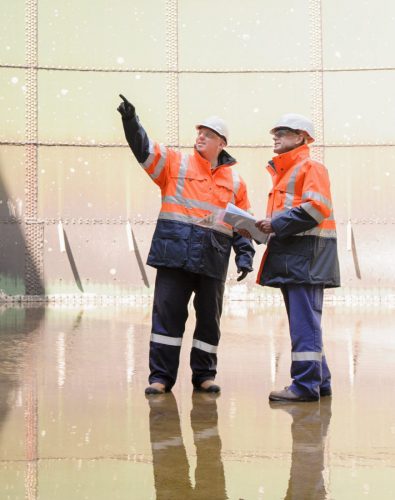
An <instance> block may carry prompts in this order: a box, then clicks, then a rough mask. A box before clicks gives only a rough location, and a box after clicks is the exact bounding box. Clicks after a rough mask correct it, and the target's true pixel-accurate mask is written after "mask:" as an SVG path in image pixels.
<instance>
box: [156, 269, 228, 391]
mask: <svg viewBox="0 0 395 500" xmlns="http://www.w3.org/2000/svg"><path fill="white" fill-rule="evenodd" d="M224 286H225V284H224V282H223V281H222V280H218V279H215V278H210V277H209V276H204V275H202V274H196V273H190V272H188V271H184V270H182V269H170V268H159V269H158V270H157V274H156V282H155V294H154V305H153V310H152V330H151V342H150V354H149V367H150V376H149V383H150V384H152V383H153V382H161V383H162V384H165V386H166V388H167V389H168V390H170V389H171V388H172V387H173V385H174V384H175V382H176V379H177V372H178V365H179V358H180V350H181V343H182V337H183V334H184V330H185V323H186V320H187V318H188V303H189V301H190V299H191V296H192V293H194V294H195V296H194V299H193V305H194V308H195V312H196V326H195V331H194V334H193V341H192V349H191V357H190V364H191V369H192V383H193V385H194V386H195V387H198V386H200V385H201V384H202V382H204V381H205V380H214V378H215V375H216V374H217V347H218V343H219V338H220V318H221V314H222V302H223V295H224Z"/></svg>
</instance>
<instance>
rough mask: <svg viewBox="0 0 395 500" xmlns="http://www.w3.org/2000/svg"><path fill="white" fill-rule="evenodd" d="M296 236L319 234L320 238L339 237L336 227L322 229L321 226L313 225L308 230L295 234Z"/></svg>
mask: <svg viewBox="0 0 395 500" xmlns="http://www.w3.org/2000/svg"><path fill="white" fill-rule="evenodd" d="M294 236H319V237H320V238H335V239H336V238H337V235H336V229H321V228H319V227H313V229H309V230H308V231H304V232H303V233H298V234H295V235H294Z"/></svg>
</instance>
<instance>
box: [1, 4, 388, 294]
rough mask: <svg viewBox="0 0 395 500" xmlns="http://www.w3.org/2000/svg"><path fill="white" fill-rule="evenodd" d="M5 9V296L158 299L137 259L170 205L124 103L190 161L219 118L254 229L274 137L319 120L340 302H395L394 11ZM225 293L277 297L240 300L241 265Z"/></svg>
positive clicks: (329, 7)
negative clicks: (208, 122)
mask: <svg viewBox="0 0 395 500" xmlns="http://www.w3.org/2000/svg"><path fill="white" fill-rule="evenodd" d="M3 3H4V5H3V6H2V11H3V18H4V20H5V21H4V22H3V23H2V25H1V27H0V82H1V85H0V89H1V90H0V113H1V116H2V127H1V129H0V233H1V238H0V290H1V291H2V292H1V293H2V294H3V296H25V295H27V296H29V295H32V296H35V295H43V294H45V295H49V296H51V295H54V296H56V295H57V294H69V295H76V296H81V294H83V295H84V296H85V297H89V296H90V295H95V294H105V295H119V294H126V295H128V294H129V295H136V294H137V295H139V294H146V293H147V294H148V295H149V294H150V293H151V291H152V283H153V281H154V270H152V269H149V268H144V271H142V269H141V268H140V267H141V266H139V259H138V257H141V260H142V261H143V262H145V259H146V256H147V253H148V249H149V243H150V238H151V235H152V232H153V229H154V227H155V220H156V216H157V213H158V211H159V207H160V193H159V191H158V189H157V188H156V186H155V185H154V184H153V183H151V182H150V180H149V179H148V177H146V176H145V174H144V172H143V171H142V170H141V168H140V167H139V166H138V164H137V162H136V161H135V159H134V158H133V156H132V155H131V152H130V150H129V149H128V147H127V146H126V141H125V139H124V137H123V130H122V126H121V121H120V117H119V114H118V113H117V111H116V108H117V105H118V103H119V98H118V94H119V93H122V94H124V95H126V96H127V97H128V98H129V99H130V100H131V101H132V102H133V103H134V104H135V106H136V109H137V112H138V114H139V116H140V119H141V121H142V123H143V124H144V126H145V127H146V129H147V131H148V133H149V135H150V136H151V137H152V138H154V139H156V140H158V141H159V142H162V143H164V144H166V145H168V146H172V147H176V148H182V149H190V148H191V147H193V143H194V137H195V129H194V125H195V123H196V122H197V121H198V120H200V119H202V118H204V117H205V116H207V115H212V114H217V115H220V116H222V117H223V118H225V120H226V121H227V122H228V124H229V127H230V146H229V152H230V153H231V154H232V155H233V156H234V157H236V158H237V160H238V162H239V166H238V167H237V168H238V169H239V171H240V173H241V175H242V177H243V178H244V179H245V180H246V182H247V185H248V187H249V196H250V200H251V203H252V207H253V210H254V212H255V214H256V215H257V216H263V215H264V211H265V204H266V196H267V192H268V189H269V181H270V179H269V176H268V174H267V173H266V171H265V165H266V163H267V161H268V159H270V158H271V155H272V150H271V137H270V134H269V130H270V128H271V126H272V124H273V123H274V121H275V120H276V119H277V117H278V116H279V115H280V114H282V113H284V112H289V111H292V112H298V113H302V114H305V115H308V116H311V117H312V119H313V121H314V124H315V128H316V135H317V141H316V143H315V146H314V148H313V155H314V156H315V158H317V159H319V160H321V161H323V162H324V163H325V165H326V166H327V168H328V170H329V172H330V177H331V183H332V194H333V199H334V206H335V216H336V219H337V223H338V238H339V257H340V265H341V273H342V282H343V288H342V289H340V290H336V291H333V292H331V293H332V294H334V296H335V297H340V296H343V297H344V296H352V295H355V294H356V295H361V294H368V295H371V296H373V297H379V298H383V297H392V291H393V288H394V285H395V272H394V271H395V268H394V263H393V262H394V260H393V258H392V252H391V249H392V248H393V246H394V243H395V241H394V240H395V233H394V223H395V216H394V213H393V211H394V209H395V204H394V202H393V198H392V196H391V195H392V193H393V191H394V187H395V180H394V179H395V161H394V160H395V148H394V146H395V142H394V135H393V123H394V118H395V100H394V97H393V90H392V89H393V88H394V83H395V71H394V70H395V67H394V65H393V57H392V51H391V47H393V45H394V42H395V32H394V30H393V29H392V24H393V20H394V17H395V6H394V4H393V3H391V2H389V1H385V0H377V2H376V3H375V4H374V6H373V5H372V4H371V3H370V2H362V3H361V2H357V0H351V1H349V2H347V3H346V4H345V3H344V2H340V0H333V1H331V2H325V1H316V0H310V1H309V0H298V1H296V0H286V1H283V2H276V1H274V0H268V1H267V2H264V3H263V2H260V1H258V0H248V1H247V2H242V3H240V2H236V1H234V0H227V1H226V2H225V1H224V0H221V1H217V2H210V1H209V0H199V2H197V1H196V0H189V1H188V2H180V1H177V0H157V1H155V2H146V1H144V0H135V1H133V2H127V1H126V0H116V1H114V2H112V3H111V5H110V4H109V3H108V2H105V1H103V0H99V1H98V2H96V3H95V7H94V9H92V4H91V2H81V1H80V0H68V1H67V2H52V1H51V2H49V1H47V0H26V1H25V2H13V1H11V0H7V1H6V2H3ZM340 12H341V15H339V13H340ZM355 12H358V15H357V16H355ZM262 253H263V248H259V249H258V251H257V261H256V266H255V267H256V269H257V268H258V267H259V259H260V256H261V255H262ZM144 273H147V276H146V277H145V276H144ZM254 274H255V273H254ZM147 280H148V282H149V284H150V287H149V288H147V287H146V285H145V283H147ZM228 285H229V286H228V295H229V296H235V297H236V298H237V297H239V296H240V297H246V296H247V297H252V298H254V297H255V298H256V297H258V298H259V297H267V296H276V294H275V292H272V291H270V290H262V289H260V288H258V287H256V286H255V285H254V276H252V275H251V276H250V277H249V281H248V285H247V286H245V285H242V286H240V285H239V286H237V285H236V270H235V267H234V266H233V265H232V266H231V267H230V271H229V279H228Z"/></svg>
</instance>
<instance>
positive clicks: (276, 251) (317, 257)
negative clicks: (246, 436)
mask: <svg viewBox="0 0 395 500" xmlns="http://www.w3.org/2000/svg"><path fill="white" fill-rule="evenodd" d="M271 133H272V134H273V140H274V148H273V150H274V152H275V153H276V156H275V157H274V158H273V160H272V161H270V162H269V165H268V171H269V173H270V175H271V176H272V181H273V189H272V190H271V192H270V194H269V200H268V205H267V219H264V220H261V221H258V222H257V223H256V226H257V227H258V229H260V230H261V231H262V232H264V233H267V234H270V235H271V236H270V239H269V242H268V246H267V250H266V252H265V255H264V257H263V259H262V264H261V269H260V272H259V276H258V279H257V282H258V283H259V284H260V285H263V286H272V287H278V288H280V290H281V292H282V294H283V297H284V302H285V307H286V310H287V314H288V320H289V329H290V335H291V344H292V365H291V377H292V379H293V380H292V383H291V384H290V385H289V386H288V387H285V388H284V389H283V390H280V391H272V392H271V393H270V395H269V399H270V400H272V401H291V402H296V401H315V400H318V399H319V398H320V396H329V395H330V394H331V393H332V389H331V374H330V371H329V368H328V365H327V362H326V358H325V355H324V351H323V342H322V331H321V316H322V306H323V294H324V288H330V287H338V286H340V277H339V263H338V258H337V239H336V224H335V219H334V217H333V209H332V200H331V190H330V182H329V176H328V171H327V169H326V168H325V167H324V165H322V164H320V163H318V162H316V161H314V160H312V159H311V157H310V150H309V146H308V144H309V143H311V142H313V141H314V129H313V124H312V122H311V121H310V120H309V119H308V118H306V117H304V116H301V115H296V114H287V115H284V116H283V117H281V118H280V120H279V122H278V123H277V124H276V125H275V126H274V128H273V129H272V130H271Z"/></svg>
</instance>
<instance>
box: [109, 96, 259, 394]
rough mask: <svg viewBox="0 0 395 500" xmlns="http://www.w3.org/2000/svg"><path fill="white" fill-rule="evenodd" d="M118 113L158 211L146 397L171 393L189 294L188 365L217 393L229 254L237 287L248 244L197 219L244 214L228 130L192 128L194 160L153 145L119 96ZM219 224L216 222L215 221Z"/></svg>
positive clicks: (247, 262) (218, 125)
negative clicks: (157, 198) (232, 210)
mask: <svg viewBox="0 0 395 500" xmlns="http://www.w3.org/2000/svg"><path fill="white" fill-rule="evenodd" d="M120 97H121V98H122V101H123V102H121V104H120V106H119V107H118V111H119V112H120V113H121V115H122V123H123V127H124V131H125V136H126V140H127V141H128V143H129V146H130V148H131V149H132V151H133V154H134V156H135V157H136V159H137V161H138V162H139V163H140V165H141V166H142V167H143V169H144V170H145V172H146V173H147V174H148V175H149V176H150V178H151V179H152V180H153V181H154V182H155V183H156V184H157V185H158V186H159V188H160V190H161V195H162V206H161V210H160V213H159V216H158V221H157V225H156V228H155V232H154V235H153V238H152V243H151V249H150V252H149V255H148V261H147V263H148V265H150V266H153V267H155V268H156V269H157V274H156V282H155V294H154V304H153V311H152V331H151V342H150V359H149V362H150V376H149V383H150V385H149V386H148V387H147V388H146V390H145V392H146V394H160V393H163V392H165V391H169V390H171V388H172V387H173V385H174V384H175V382H176V378H177V372H178V364H179V356H180V350H181V343H182V337H183V333H184V329H185V323H186V320H187V318H188V303H189V300H190V298H191V296H192V294H193V293H194V300H193V305H194V307H195V311H196V328H195V331H194V335H193V343H192V350H191V356H190V364H191V369H192V383H193V386H194V387H195V389H196V390H200V391H205V392H219V391H220V387H219V386H218V385H216V384H214V379H215V376H216V373H217V348H218V343H219V337H220V317H221V313H222V301H223V294H224V286H225V279H226V273H227V269H228V263H229V256H230V252H231V249H232V247H233V250H234V251H235V253H236V265H237V270H238V272H239V273H240V276H239V277H238V281H240V280H241V279H243V278H245V277H246V276H247V274H248V273H249V272H250V271H252V260H253V256H254V253H255V251H254V248H253V246H252V244H251V241H250V240H248V239H247V238H244V237H242V236H241V235H239V234H237V233H233V230H232V228H231V227H230V226H228V225H226V224H224V223H221V222H215V221H216V220H217V218H216V217H212V219H213V224H211V225H210V226H209V227H207V224H205V223H203V222H202V220H203V219H207V217H209V216H211V215H212V214H216V213H217V212H218V211H219V210H221V209H223V208H225V207H226V205H227V204H228V203H229V202H232V203H234V204H235V205H237V206H238V207H240V208H242V209H244V210H248V209H249V207H250V203H249V201H248V197H247V190H246V185H245V182H244V181H243V179H242V178H241V177H240V176H239V174H238V173H237V171H236V170H234V169H232V168H231V166H232V165H235V163H236V160H235V159H234V158H232V157H231V156H230V155H229V154H228V153H227V152H226V151H225V150H224V147H225V146H226V145H227V143H228V129H227V127H226V124H225V122H224V121H223V120H222V119H221V118H218V117H210V118H207V119H206V120H203V121H202V122H200V123H199V124H197V125H196V129H197V138H196V143H195V148H194V152H193V154H185V153H181V152H180V151H175V150H173V149H171V148H167V147H165V146H163V145H160V144H158V143H156V142H154V141H152V140H151V139H150V138H149V137H148V135H147V133H146V131H145V130H144V128H143V127H142V125H141V123H140V121H139V119H138V117H137V115H136V112H135V108H134V106H133V104H131V103H130V102H129V101H128V100H127V99H126V98H125V97H123V96H120ZM218 220H219V218H218Z"/></svg>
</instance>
